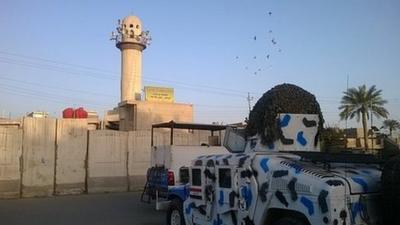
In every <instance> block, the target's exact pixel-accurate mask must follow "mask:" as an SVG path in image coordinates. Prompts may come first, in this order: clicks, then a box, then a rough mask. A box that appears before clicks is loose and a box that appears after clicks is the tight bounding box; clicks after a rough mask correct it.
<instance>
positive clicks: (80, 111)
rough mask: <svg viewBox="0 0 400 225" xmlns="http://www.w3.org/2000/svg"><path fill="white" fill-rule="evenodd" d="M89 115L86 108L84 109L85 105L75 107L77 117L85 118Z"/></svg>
mask: <svg viewBox="0 0 400 225" xmlns="http://www.w3.org/2000/svg"><path fill="white" fill-rule="evenodd" d="M87 117H88V113H87V112H86V110H84V109H83V107H79V108H77V109H75V118H77V119H84V118H87Z"/></svg>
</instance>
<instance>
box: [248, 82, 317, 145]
mask: <svg viewBox="0 0 400 225" xmlns="http://www.w3.org/2000/svg"><path fill="white" fill-rule="evenodd" d="M281 113H292V114H318V115H319V124H318V130H319V131H321V130H322V127H323V123H324V119H323V117H322V113H321V108H320V106H319V103H318V102H317V100H316V98H315V96H314V95H313V94H311V93H309V92H308V91H306V90H304V89H302V88H300V87H298V86H296V85H293V84H280V85H277V86H275V87H273V88H272V89H271V90H269V91H267V92H265V93H264V94H263V96H262V97H261V98H260V99H259V100H258V101H257V103H256V104H255V105H254V107H253V110H251V112H250V115H249V120H248V124H247V127H246V134H247V136H253V135H256V134H259V135H260V136H261V138H262V143H263V144H272V143H273V142H274V141H276V140H278V139H280V138H281V137H282V136H283V135H282V130H281V129H280V128H279V126H278V122H279V121H278V120H277V117H278V115H279V114H281Z"/></svg>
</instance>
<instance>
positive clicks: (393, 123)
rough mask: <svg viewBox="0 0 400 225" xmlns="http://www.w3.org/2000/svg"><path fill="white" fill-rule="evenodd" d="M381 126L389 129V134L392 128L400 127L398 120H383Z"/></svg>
mask: <svg viewBox="0 0 400 225" xmlns="http://www.w3.org/2000/svg"><path fill="white" fill-rule="evenodd" d="M383 128H386V129H389V132H390V136H392V132H393V131H394V130H397V129H400V122H399V121H397V120H385V121H383Z"/></svg>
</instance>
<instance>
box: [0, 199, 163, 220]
mask: <svg viewBox="0 0 400 225" xmlns="http://www.w3.org/2000/svg"><path fill="white" fill-rule="evenodd" d="M139 198H140V193H132V192H131V193H113V194H96V195H94V194H92V195H79V196H62V197H51V198H32V199H15V200H0V224H1V225H14V224H15V225H28V224H29V225H164V224H165V212H160V211H156V210H155V209H154V205H149V204H145V203H141V202H140V201H139Z"/></svg>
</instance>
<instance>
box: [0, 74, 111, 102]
mask: <svg viewBox="0 0 400 225" xmlns="http://www.w3.org/2000/svg"><path fill="white" fill-rule="evenodd" d="M0 79H1V80H8V81H12V82H17V83H22V84H27V85H35V86H39V87H46V88H50V89H55V90H64V91H68V92H72V93H77V92H79V93H84V94H89V95H95V96H104V97H112V98H114V97H118V96H116V95H107V94H104V93H99V92H90V91H84V90H77V89H69V88H63V87H55V86H49V85H43V84H42V83H36V82H28V81H22V80H16V79H11V78H7V77H3V76H0Z"/></svg>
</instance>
